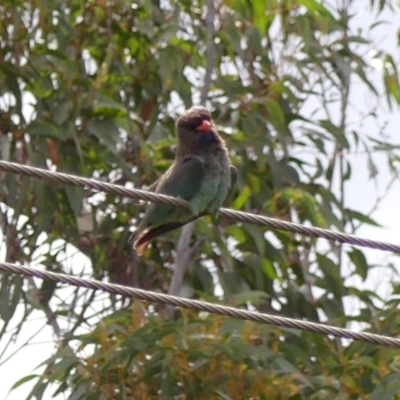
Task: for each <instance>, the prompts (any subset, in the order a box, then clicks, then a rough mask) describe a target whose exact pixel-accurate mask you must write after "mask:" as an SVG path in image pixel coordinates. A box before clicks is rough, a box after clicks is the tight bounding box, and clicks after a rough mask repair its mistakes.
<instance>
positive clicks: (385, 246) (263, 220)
mask: <svg viewBox="0 0 400 400" xmlns="http://www.w3.org/2000/svg"><path fill="white" fill-rule="evenodd" d="M0 170H3V171H7V172H12V173H17V174H21V175H26V176H31V177H34V178H39V179H45V180H48V181H51V182H63V183H67V184H69V185H73V186H83V187H87V188H89V189H92V190H97V191H101V192H108V193H113V194H117V195H120V196H125V197H130V198H133V199H137V200H144V201H150V202H155V203H163V204H168V205H172V206H176V207H182V208H186V209H188V210H190V206H189V203H188V202H187V201H185V200H183V199H180V198H177V197H171V196H166V195H163V194H158V193H153V192H148V191H146V190H139V189H128V188H125V187H123V186H120V185H114V184H112V183H107V182H101V181H98V180H95V179H89V178H82V177H79V176H75V175H69V174H65V173H61V172H53V171H48V170H45V169H41V168H34V167H31V166H27V165H22V164H17V163H11V162H8V161H3V160H0ZM218 213H219V215H222V216H224V217H226V218H228V219H230V220H231V221H235V222H247V223H252V224H256V225H262V226H266V227H268V228H272V229H280V230H284V231H289V232H293V233H299V234H302V235H306V236H313V237H318V238H324V239H327V240H333V241H337V242H340V243H348V244H352V245H356V246H360V247H368V248H371V249H378V250H383V251H391V252H394V253H400V245H398V244H393V243H387V242H381V241H378V240H371V239H365V238H360V237H358V236H355V235H349V234H346V233H340V232H334V231H330V230H328V229H322V228H314V227H307V226H304V225H301V224H296V223H293V222H288V221H282V220H278V219H275V218H269V217H264V216H262V215H257V214H251V213H246V212H242V211H235V210H232V209H228V208H221V209H219V211H218Z"/></svg>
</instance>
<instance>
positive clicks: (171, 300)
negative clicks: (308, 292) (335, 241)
mask: <svg viewBox="0 0 400 400" xmlns="http://www.w3.org/2000/svg"><path fill="white" fill-rule="evenodd" d="M0 271H3V272H7V273H12V274H18V275H26V276H32V277H36V278H40V279H49V280H52V281H55V282H61V283H65V284H67V285H72V286H77V287H84V288H87V289H93V290H101V291H103V292H108V293H111V294H117V295H121V296H126V297H132V298H136V299H140V300H147V301H152V302H156V303H162V304H170V305H173V306H178V307H183V308H190V309H194V310H198V311H206V312H209V313H212V314H219V315H225V316H228V317H233V318H239V319H244V320H248V321H255V322H261V323H263V324H269V325H275V326H282V327H285V328H293V329H299V330H302V331H308V332H313V333H319V334H324V335H330V336H335V337H338V338H342V339H351V340H359V341H362V342H367V343H373V344H377V345H383V346H389V347H396V348H400V339H396V338H393V337H388V336H381V335H377V334H373V333H366V332H353V331H350V330H348V329H344V328H337V327H335V326H330V325H323V324H318V323H315V322H308V321H302V320H298V319H292V318H285V317H279V316H276V315H270V314H264V313H260V312H257V311H248V310H242V309H238V308H234V307H226V306H223V305H219V304H214V303H208V302H204V301H200V300H192V299H185V298H182V297H177V296H170V295H167V294H162V293H156V292H151V291H147V290H143V289H136V288H132V287H128V286H121V285H114V284H112V283H106V282H100V281H96V280H93V279H85V278H78V277H75V276H72V275H65V274H59V273H55V272H50V271H41V270H38V269H35V268H27V267H23V266H21V265H16V264H10V263H0Z"/></svg>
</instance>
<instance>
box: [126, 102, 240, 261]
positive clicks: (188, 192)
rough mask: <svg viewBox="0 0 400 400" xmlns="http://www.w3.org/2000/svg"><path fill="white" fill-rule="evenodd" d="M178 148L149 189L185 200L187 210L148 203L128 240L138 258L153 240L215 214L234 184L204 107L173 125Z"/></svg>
mask: <svg viewBox="0 0 400 400" xmlns="http://www.w3.org/2000/svg"><path fill="white" fill-rule="evenodd" d="M176 127H177V132H178V148H177V152H176V157H175V160H174V162H173V163H172V165H171V167H170V168H169V169H168V170H167V171H166V172H165V174H164V175H162V176H161V177H160V178H159V179H158V180H157V181H156V182H154V183H153V184H152V185H151V186H150V188H149V190H151V191H154V192H155V193H161V194H166V195H169V196H173V197H180V198H182V199H184V200H187V201H188V202H189V204H190V208H191V210H190V211H188V210H184V209H182V208H178V207H174V206H170V205H166V204H160V203H153V204H151V205H150V206H149V207H148V209H147V211H146V213H145V215H144V217H143V220H142V222H141V223H140V225H139V226H138V228H137V230H136V232H135V233H134V234H133V236H132V238H131V240H132V241H133V247H134V248H135V249H136V251H137V254H139V255H142V254H143V253H144V251H145V250H146V247H147V245H148V243H149V242H150V241H151V240H152V239H154V238H155V237H157V236H159V235H161V234H163V233H166V232H169V231H171V230H173V229H176V228H179V227H180V226H182V225H185V224H187V223H188V222H190V221H193V220H195V219H197V218H199V217H201V216H203V215H206V214H212V215H215V214H216V213H217V210H218V208H219V207H220V206H221V204H222V203H223V201H224V200H225V198H226V196H227V195H228V192H229V191H230V189H231V188H232V186H233V185H234V184H235V182H236V168H235V167H233V166H232V165H231V164H230V160H229V155H228V150H227V148H226V146H225V142H224V141H223V140H222V139H221V138H220V136H219V135H218V133H217V131H216V128H215V126H214V125H213V123H212V121H211V115H210V112H209V111H208V110H207V109H206V108H204V107H193V108H191V109H190V110H188V111H187V112H186V114H184V115H183V116H182V117H180V118H179V119H178V120H177V123H176Z"/></svg>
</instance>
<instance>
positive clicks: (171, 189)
mask: <svg viewBox="0 0 400 400" xmlns="http://www.w3.org/2000/svg"><path fill="white" fill-rule="evenodd" d="M203 178H204V163H203V161H202V160H201V159H200V158H198V157H186V158H184V159H183V160H181V161H179V162H177V161H175V162H174V163H173V164H172V166H171V168H170V169H169V170H168V171H167V172H166V173H165V174H164V175H163V176H162V177H161V178H160V179H159V180H158V181H157V186H156V187H155V186H154V184H153V185H152V186H151V188H152V189H153V191H154V192H155V193H161V194H166V195H168V196H173V197H180V198H182V199H184V200H188V201H189V200H190V199H191V198H192V197H193V196H195V195H196V193H197V192H198V191H199V189H200V187H201V184H202V182H203ZM199 216H200V215H198V216H193V215H191V214H190V213H189V212H188V211H185V210H183V209H182V208H178V207H174V206H170V205H167V204H160V203H153V204H151V205H150V206H149V207H148V209H147V211H146V214H145V215H144V217H143V220H142V222H141V223H140V225H139V227H138V229H137V230H136V232H135V233H134V234H133V236H132V240H134V241H135V242H134V246H135V248H139V247H140V246H142V245H143V244H145V243H146V242H148V241H149V240H151V239H153V238H154V237H156V236H159V235H161V234H163V233H166V232H169V231H171V230H173V229H176V228H178V227H180V226H182V225H184V224H186V223H187V222H189V221H190V220H193V219H196V218H198V217H199Z"/></svg>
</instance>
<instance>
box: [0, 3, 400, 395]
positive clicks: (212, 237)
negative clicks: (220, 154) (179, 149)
mask: <svg viewBox="0 0 400 400" xmlns="http://www.w3.org/2000/svg"><path fill="white" fill-rule="evenodd" d="M362 11H368V12H369V13H372V14H373V15H374V22H373V23H372V25H371V26H362V27H360V28H359V29H355V28H354V26H356V24H355V25H354V24H353V22H354V21H356V18H357V16H358V15H359V13H360V12H362ZM389 11H390V12H391V13H392V14H390V15H393V16H394V17H393V18H394V20H395V18H396V16H398V9H397V8H396V7H395V5H394V4H393V3H392V2H390V1H379V2H378V1H374V0H371V1H369V2H367V1H362V2H360V1H357V2H356V1H350V0H343V1H337V2H334V1H330V2H322V3H321V2H318V1H316V0H302V1H295V0H283V1H277V0H276V1H275V0H268V1H267V2H263V1H252V2H246V1H238V0H236V1H235V0H225V1H222V0H221V1H218V2H213V1H211V0H209V1H206V2H204V1H197V2H193V1H190V2H189V1H185V0H179V1H162V2H158V1H156V0H154V1H135V2H130V1H124V0H119V1H114V2H107V1H101V0H98V1H94V0H93V1H86V2H83V1H78V0H70V1H62V0H58V1H54V2H51V3H50V2H49V3H48V2H45V1H42V0H32V1H29V2H27V1H22V0H21V1H18V0H13V1H11V0H9V1H3V2H2V4H1V5H0V35H1V36H0V110H1V113H0V152H1V158H2V159H4V160H10V161H16V162H20V163H24V164H31V165H35V166H40V167H46V168H54V169H57V170H58V171H65V172H69V173H73V174H78V175H82V176H86V177H94V178H96V179H102V180H104V181H107V182H112V183H117V184H121V185H127V186H133V187H138V188H141V187H144V186H146V185H149V184H151V183H152V182H153V181H154V180H155V179H156V178H157V177H158V176H159V175H160V174H162V173H163V171H165V169H166V168H167V167H168V166H169V164H170V162H171V160H172V159H173V157H174V148H175V135H174V120H175V118H176V117H177V116H179V115H180V114H181V113H182V112H183V111H184V109H185V108H189V107H191V105H192V104H199V103H202V104H205V105H207V106H208V107H210V109H212V110H213V116H214V118H215V120H216V121H217V122H218V124H219V126H220V132H221V133H222V134H223V135H224V138H225V139H226V141H227V144H228V147H229V149H230V151H231V158H232V161H233V163H234V164H235V165H236V166H237V167H238V170H239V182H238V187H237V189H236V192H235V196H234V200H233V202H232V204H231V206H232V207H233V208H236V209H240V210H245V211H250V212H255V213H260V214H264V215H269V216H272V217H276V218H281V219H287V220H291V221H295V222H300V223H304V224H309V225H315V226H320V227H324V228H329V229H336V230H339V231H345V232H350V233H356V232H357V231H358V230H359V229H360V228H361V227H363V226H366V225H370V226H379V223H378V222H379V221H378V222H377V221H375V220H374V214H373V211H375V210H376V209H378V207H379V205H380V203H381V201H382V199H384V197H385V196H386V195H387V193H389V192H390V191H391V190H394V188H395V187H396V186H395V185H396V184H397V185H398V177H399V175H398V173H399V166H398V161H399V145H398V137H396V134H397V135H398V133H397V132H391V131H390V129H388V127H387V125H386V123H385V121H383V120H382V119H381V118H379V117H378V116H379V115H380V111H381V110H382V107H385V108H387V109H389V110H390V111H392V112H397V111H398V103H399V101H400V87H399V79H398V71H397V64H398V57H397V58H396V54H391V53H388V52H387V51H386V50H385V46H383V44H382V43H380V42H379V41H378V42H376V41H375V40H374V35H373V33H374V29H377V27H378V26H379V25H380V24H381V23H384V22H383V21H382V19H381V18H382V17H381V15H382V13H387V12H389ZM377 65H379V67H380V70H381V77H380V80H376V79H375V77H376V70H375V69H374V66H375V67H376V66H377ZM354 93H362V95H361V96H362V97H364V98H365V99H366V101H365V103H361V102H354V101H353V100H354V99H355V97H352V96H353V95H354ZM357 98H359V97H357ZM360 154H362V155H364V156H365V157H364V158H365V159H366V161H367V162H366V163H365V168H366V169H368V172H369V177H370V179H373V180H375V182H377V185H378V182H379V185H382V182H384V184H385V189H384V191H383V192H380V193H377V195H376V199H375V202H374V204H373V209H372V210H371V213H363V212H361V211H360V209H357V208H351V207H350V206H349V201H348V199H347V197H346V195H347V193H348V192H349V190H350V189H349V188H354V187H357V188H359V189H358V190H359V194H362V188H363V183H360V182H357V180H356V179H355V178H354V174H353V170H354V168H355V167H356V166H357V164H358V163H359V160H360V159H359V158H357V157H356V156H357V155H360ZM378 156H379V157H381V158H382V157H384V159H385V163H386V165H385V167H384V169H383V170H382V169H381V170H380V169H379V168H378V166H377V164H375V162H374V161H375V158H376V157H378ZM0 179H1V186H0V201H1V204H0V206H1V208H0V210H1V220H0V222H1V231H2V237H3V243H2V246H1V250H2V253H1V255H2V257H3V258H4V259H5V260H6V261H8V262H21V263H30V265H34V266H38V265H40V266H42V267H43V268H45V269H48V270H52V271H62V272H66V273H74V274H77V275H83V276H87V277H93V278H96V279H105V280H109V281H111V282H115V283H122V284H126V285H134V286H137V287H141V288H144V289H149V290H157V291H162V292H169V293H172V294H180V295H185V296H190V297H193V298H201V299H206V300H213V301H221V302H223V303H224V304H229V305H235V306H241V307H253V308H256V309H258V310H261V311H265V312H272V313H277V314H280V315H285V316H289V317H295V318H303V319H307V320H311V321H322V322H328V323H330V324H334V325H338V326H344V327H358V328H359V327H363V328H365V329H369V330H371V331H373V332H378V333H382V334H387V335H393V336H396V335H397V332H398V331H399V318H398V312H397V307H398V292H399V284H398V273H397V267H396V261H397V260H396V259H394V260H395V262H394V263H393V258H390V259H389V258H387V259H386V260H384V261H383V262H382V263H380V264H379V268H380V269H379V271H380V272H379V274H386V273H388V271H389V272H390V274H391V277H392V282H391V287H390V288H389V290H388V291H387V292H388V293H386V295H385V296H381V295H380V294H379V293H377V292H374V291H371V290H368V289H365V285H362V282H365V280H367V279H368V278H369V277H371V274H372V272H373V271H374V267H377V265H374V263H373V262H372V261H371V260H370V258H369V256H368V254H367V255H366V253H365V252H364V251H363V250H360V249H357V248H353V247H351V246H341V245H338V244H335V243H327V242H324V241H320V240H316V239H310V238H306V237H300V236H298V235H293V234H289V233H286V232H279V231H274V232H272V231H265V229H262V228H260V227H257V226H255V225H247V224H237V225H234V224H230V225H229V224H227V223H226V222H224V221H221V222H220V223H219V224H218V226H213V225H212V223H211V221H210V220H209V219H208V218H203V219H202V220H200V221H198V222H197V223H196V224H195V225H190V226H188V227H186V228H184V229H183V230H182V233H180V232H176V233H175V234H174V235H168V236H167V237H163V238H160V239H158V240H156V241H154V243H153V245H152V247H151V250H150V251H149V252H148V253H147V254H146V255H145V256H144V257H142V258H140V259H138V258H137V257H135V256H134V255H132V254H131V251H130V249H129V247H128V246H127V238H128V237H129V232H130V231H131V230H132V227H133V226H135V225H136V223H137V221H138V220H139V219H140V215H141V212H142V211H143V205H140V204H136V203H133V202H132V201H131V200H128V199H124V198H119V197H116V196H112V195H108V194H107V195H102V194H93V193H90V192H89V191H85V190H83V189H80V188H74V187H69V186H66V185H61V184H49V183H46V182H43V181H39V180H35V179H30V178H25V177H21V176H17V175H12V174H8V173H7V174H5V173H1V174H0ZM182 276H183V278H182ZM0 298H1V303H0V317H1V319H2V325H1V331H0V338H1V342H0V366H1V367H3V368H6V367H7V363H8V362H9V355H8V354H9V352H10V349H12V347H13V343H14V340H16V339H17V338H18V336H19V335H20V334H21V332H25V331H26V330H29V329H30V328H29V327H30V326H32V325H31V324H32V321H36V323H37V320H38V319H39V322H40V324H41V326H43V327H45V326H47V325H48V327H50V329H51V331H52V335H53V339H54V342H53V351H52V353H51V354H43V355H42V358H41V359H38V360H37V365H41V368H38V369H37V370H35V371H34V373H33V374H32V375H29V376H21V377H20V378H21V380H20V381H19V382H17V383H16V384H15V386H16V387H19V386H21V385H22V386H26V387H27V386H28V385H30V387H31V388H32V389H31V393H30V395H29V396H28V398H46V396H47V398H49V396H50V395H56V394H58V393H65V396H66V397H68V396H71V398H74V399H78V398H85V399H88V398H93V399H98V398H99V399H100V398H118V399H124V398H140V399H147V398H149V399H150V398H157V397H160V398H175V397H176V398H198V399H202V398H204V399H205V398H207V399H208V398H221V399H229V398H232V399H236V398H260V399H262V398H285V399H286V398H290V399H298V398H311V399H313V398H315V399H319V398H328V397H335V398H367V397H368V398H371V399H375V398H380V399H386V398H387V399H390V398H393V396H395V395H396V393H397V392H399V391H400V373H399V352H398V351H395V350H393V349H386V348H383V347H378V346H372V345H368V344H363V343H347V342H341V341H338V340H334V339H331V338H327V337H323V336H320V335H311V334H308V333H304V332H297V331H292V330H286V329H277V328H275V327H271V326H261V325H257V324H253V323H245V322H242V321H236V320H231V319H227V318H220V317H216V316H213V315H205V314H197V313H194V312H188V311H181V310H179V311H176V312H175V315H174V318H171V314H172V312H173V310H171V309H169V308H163V307H160V306H158V305H152V304H144V303H140V302H135V301H128V300H127V299H119V298H114V297H110V296H108V295H105V294H94V293H92V292H90V291H87V290H81V289H79V290H78V289H70V288H65V287H61V286H57V285H55V284H53V283H49V282H40V281H36V280H33V279H27V280H25V281H23V280H22V279H21V278H20V277H15V276H8V275H2V276H0ZM349 304H353V305H354V304H355V305H356V306H354V307H352V308H351V311H350V310H349V307H348V305H349ZM10 334H11V335H10ZM37 335H38V333H35V334H33V335H32V337H31V340H30V341H28V342H27V343H25V344H24V345H23V346H22V347H23V348H24V347H26V346H28V345H29V344H31V343H34V342H35V340H36V338H37ZM11 351H14V349H12V350H11Z"/></svg>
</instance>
